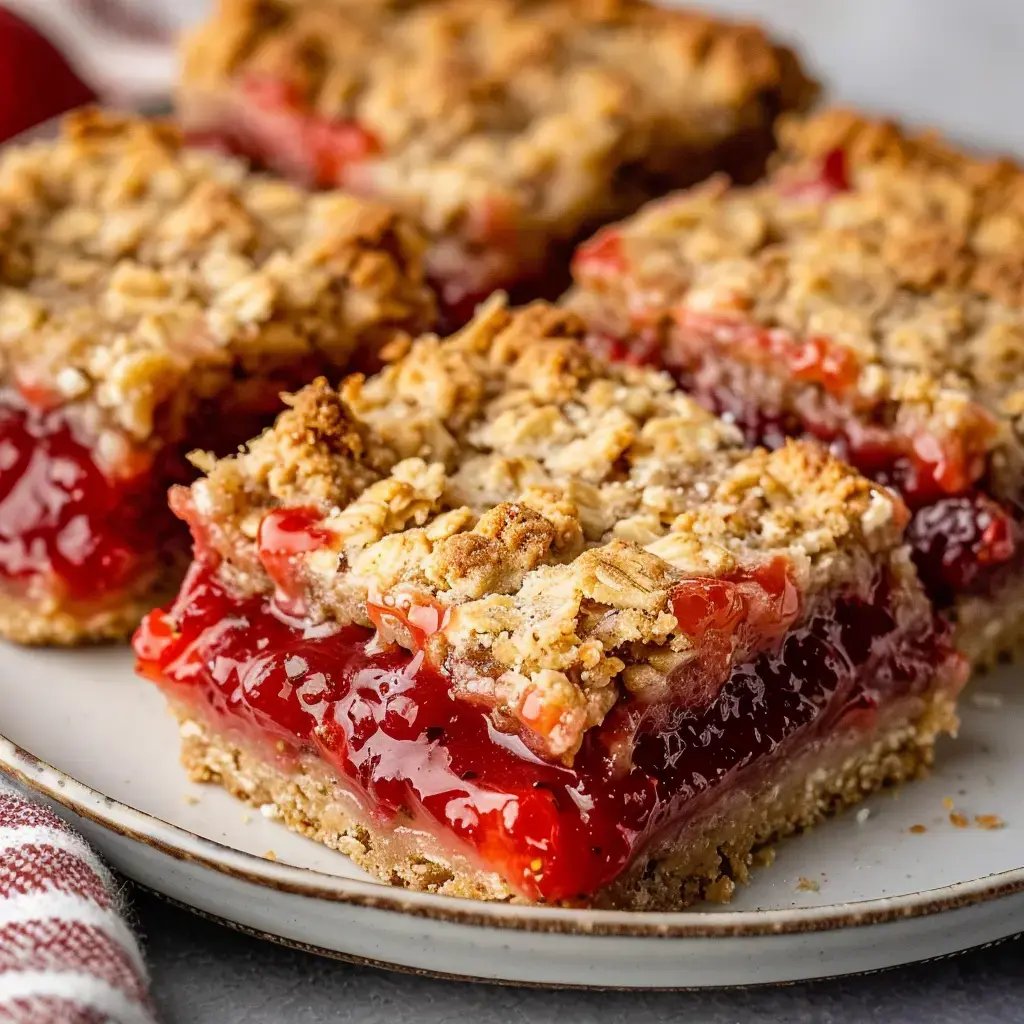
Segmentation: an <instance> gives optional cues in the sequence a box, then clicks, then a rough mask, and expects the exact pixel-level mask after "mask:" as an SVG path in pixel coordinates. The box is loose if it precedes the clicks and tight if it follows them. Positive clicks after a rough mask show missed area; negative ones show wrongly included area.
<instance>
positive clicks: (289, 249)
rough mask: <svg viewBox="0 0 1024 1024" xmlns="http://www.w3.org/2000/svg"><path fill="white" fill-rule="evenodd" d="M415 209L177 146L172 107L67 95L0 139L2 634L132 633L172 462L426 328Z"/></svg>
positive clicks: (428, 315)
mask: <svg viewBox="0 0 1024 1024" xmlns="http://www.w3.org/2000/svg"><path fill="white" fill-rule="evenodd" d="M424 247H425V240H424V238H423V236H422V234H421V233H420V231H419V229H418V228H415V227H414V226H413V225H412V224H411V223H407V222H406V221H405V220H404V219H403V218H402V217H400V216H398V215H396V214H394V213H393V212H391V211H390V210H388V209H385V208H383V207H382V206H380V205H378V204H377V203H376V202H371V201H368V200H364V199H356V198H353V197H351V196H346V195H342V194H340V193H322V194H316V195H311V194H309V193H306V192H304V191H303V190H302V189H300V188H298V187H296V186H294V185H290V184H286V183H283V182H279V181H273V180H270V179H267V178H264V177H260V176H255V175H252V174H250V173H249V172H248V171H247V170H246V168H245V166H244V165H243V164H242V163H241V162H239V161H237V160H231V159H227V158H225V157H222V156H218V155H215V154H211V153H207V152H203V151H198V150H188V149H183V148H182V145H181V141H180V138H179V135H178V132H177V129H175V128H172V127H169V126H168V125H165V124H161V123H157V122H147V121H143V120H137V119H132V118H129V117H123V116H119V115H111V114H101V113H98V112H95V111H86V112H82V113H77V114H74V115H72V116H70V117H69V118H68V119H67V120H66V121H65V122H64V124H63V129H62V133H61V134H60V137H59V138H57V139H55V140H54V139H51V140H47V141H39V142H35V143H31V144H27V145H23V146H15V147H11V148H8V149H6V150H4V151H3V153H2V154H0V635H3V636H6V637H8V638H10V639H13V640H17V641H21V642H28V643H46V642H55V643H74V642H77V641H81V640H97V639H103V638H110V637H116V636H126V635H128V634H130V632H131V630H132V629H133V628H134V627H135V626H136V625H137V624H138V621H139V619H140V618H141V616H142V614H143V612H145V611H148V610H149V609H150V608H152V607H153V604H154V603H156V602H157V601H160V600H164V599H165V598H166V597H167V596H169V595H170V594H173V592H174V590H175V589H176V587H177V585H178V583H179V582H180V580H181V573H182V571H183V570H184V568H185V566H186V565H187V562H188V535H187V531H185V530H184V529H182V528H181V527H180V524H179V523H178V522H177V520H176V519H175V518H174V517H173V516H172V515H171V514H170V513H169V511H168V510H167V502H166V492H167V487H168V485H169V484H171V483H174V482H182V481H188V480H190V479H192V477H193V476H194V472H191V471H190V469H191V467H189V466H188V464H187V462H186V460H185V453H186V452H187V451H188V450H189V448H192V447H195V446H197V445H201V446H203V447H206V448H215V449H217V450H219V451H232V450H234V448H235V447H236V446H237V445H238V444H239V443H241V442H243V441H244V440H245V439H246V438H248V437H250V436H252V435H253V434H254V433H256V432H257V431H258V430H259V429H260V428H261V427H262V426H263V425H266V424H267V423H269V422H270V421H272V419H273V416H274V414H275V413H276V412H277V411H278V409H279V408H280V398H279V396H280V393H281V391H282V389H285V390H292V389H294V388H295V387H298V386H300V385H301V384H304V383H306V382H308V381H309V380H312V379H313V377H315V376H316V374H317V373H321V372H323V371H324V370H326V369H330V368H341V367H343V366H344V365H345V363H346V360H347V359H348V357H349V355H350V354H351V353H352V352H353V351H354V350H356V349H360V348H361V349H367V350H368V349H373V348H374V347H376V346H380V345H386V344H389V343H392V342H395V341H397V340H400V339H401V338H402V337H404V336H406V335H407V333H408V332H414V333H419V332H420V331H421V330H424V329H426V328H428V327H429V326H430V325H431V324H432V322H433V319H434V315H435V303H434V300H433V297H432V293H431V291H430V289H429V288H428V286H427V285H426V284H425V278H424V272H423V266H422V254H423V250H424Z"/></svg>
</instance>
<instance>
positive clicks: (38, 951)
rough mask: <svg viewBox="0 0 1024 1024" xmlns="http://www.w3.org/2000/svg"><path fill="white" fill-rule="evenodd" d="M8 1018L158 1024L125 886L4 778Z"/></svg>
mask: <svg viewBox="0 0 1024 1024" xmlns="http://www.w3.org/2000/svg"><path fill="white" fill-rule="evenodd" d="M0 1022H4V1024H104V1022H108V1024H156V1017H155V1015H154V1011H153V1007H152V1004H151V1002H150V998H149V992H148V977H147V974H146V966H145V963H144V962H143V959H142V954H141V952H140V950H139V946H138V943H137V942H136V940H135V937H134V935H133V934H132V931H131V929H130V928H129V926H128V923H127V920H126V918H125V914H124V908H123V906H122V902H121V896H120V891H119V886H118V883H117V882H116V880H115V879H114V877H113V876H112V875H111V874H110V872H109V871H108V870H107V869H106V868H105V867H104V866H103V865H102V864H101V863H100V861H99V858H98V857H97V856H96V854H95V853H93V851H92V850H91V849H90V848H89V846H88V844H87V843H86V842H85V840H84V839H82V837H81V836H80V835H78V833H77V832H75V831H74V830H73V829H72V828H71V827H70V826H69V825H67V824H66V823H65V822H64V821H62V820H61V819H60V818H58V817H57V815H56V814H54V813H53V812H52V811H50V810H49V809H47V808H45V807H43V806H41V805H39V804H36V803H34V802H32V801H30V800H27V799H25V798H24V797H23V796H22V795H20V794H19V793H18V792H16V791H15V790H14V789H13V788H11V787H10V786H8V785H7V784H6V783H3V782H0Z"/></svg>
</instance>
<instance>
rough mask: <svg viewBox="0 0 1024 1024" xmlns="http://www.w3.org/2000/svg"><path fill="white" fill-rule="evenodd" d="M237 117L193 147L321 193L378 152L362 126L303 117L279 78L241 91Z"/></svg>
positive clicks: (255, 81)
mask: <svg viewBox="0 0 1024 1024" xmlns="http://www.w3.org/2000/svg"><path fill="white" fill-rule="evenodd" d="M239 91H240V95H241V102H240V104H239V110H238V112H237V113H238V116H237V117H236V118H234V119H232V120H229V119H227V118H225V119H224V121H223V123H221V124H218V125H217V127H216V128H215V129H212V130H205V131H198V132H195V133H193V134H192V136H191V138H190V141H192V142H193V143H195V144H196V145H205V146H209V147H211V148H216V149H220V150H223V151H225V152H228V153H233V154H235V155H237V156H244V157H248V158H251V159H253V160H256V161H258V162H259V163H262V164H265V165H267V166H269V167H271V168H273V169H274V170H278V171H281V172H282V173H285V174H288V175H291V176H292V177H295V178H297V179H299V180H301V181H304V182H307V183H309V184H312V185H317V186H319V187H320V188H337V187H339V186H341V185H344V184H346V183H347V182H348V179H349V177H350V175H351V174H352V173H353V172H354V170H355V168H356V167H357V166H358V165H359V164H362V163H363V162H364V161H366V160H369V159H370V158H372V157H374V156H376V155H377V154H378V153H379V152H380V151H381V144H380V141H379V140H378V139H377V138H376V137H375V136H374V135H373V133H372V132H370V131H369V130H368V129H366V128H365V127H364V126H362V125H360V124H358V123H356V122H354V121H346V120H339V119H332V118H326V117H322V116H321V115H319V114H315V113H312V112H310V111H307V110H306V109H305V108H304V106H303V103H302V96H301V93H300V92H299V90H298V89H297V88H296V87H295V86H294V85H293V84H292V83H290V82H287V81H285V80H283V79H278V78H269V77H249V78H247V79H246V80H245V81H243V82H242V83H241V84H240V86H239Z"/></svg>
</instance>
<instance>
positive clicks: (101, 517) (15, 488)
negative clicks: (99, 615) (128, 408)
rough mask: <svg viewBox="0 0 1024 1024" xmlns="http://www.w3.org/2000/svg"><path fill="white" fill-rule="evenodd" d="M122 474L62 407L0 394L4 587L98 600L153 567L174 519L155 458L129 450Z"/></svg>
mask: <svg viewBox="0 0 1024 1024" xmlns="http://www.w3.org/2000/svg"><path fill="white" fill-rule="evenodd" d="M132 461H134V463H135V464H134V465H132V464H131V462H132ZM116 472H117V475H112V473H113V471H112V470H108V469H101V468H100V467H99V466H98V465H97V463H96V461H95V460H94V456H93V451H92V448H91V447H90V445H89V444H88V443H87V442H86V441H85V440H84V439H83V438H81V437H80V436H78V434H77V432H76V430H75V428H74V426H73V425H72V424H71V422H70V421H69V419H68V417H67V416H66V414H65V413H64V412H63V411H62V410H60V409H51V410H45V409H39V408H37V407H33V406H30V405H28V404H27V403H25V402H23V401H21V400H20V399H19V398H17V397H16V396H15V395H14V394H13V393H5V394H3V395H2V396H0V585H3V586H5V587H6V588H8V589H11V590H13V591H15V592H16V593H28V594H31V595H32V596H35V597H43V596H46V597H51V598H55V599H56V600H58V601H59V602H61V603H62V604H65V605H74V606H82V607H93V606H95V604H97V603H101V604H103V603H106V602H108V601H111V600H115V599H116V598H117V597H118V596H119V595H120V594H121V593H123V592H124V591H125V590H126V589H127V588H129V587H130V586H131V585H132V584H133V582H135V580H136V579H137V578H138V576H139V574H140V573H144V572H146V571H147V570H148V569H149V568H151V567H153V566H154V564H155V561H156V559H157V557H158V554H159V551H160V542H161V539H162V538H166V537H167V536H168V535H171V534H174V533H176V532H177V523H176V521H175V520H174V517H173V516H172V515H171V514H170V512H169V511H168V510H167V509H166V507H165V505H164V501H163V494H162V492H161V490H160V489H159V488H156V487H154V478H153V467H152V459H151V458H149V457H148V456H146V455H145V454H144V453H141V452H138V451H136V452H135V453H134V458H133V457H132V455H131V449H130V448H127V447H126V449H125V461H124V464H123V465H121V466H119V467H118V468H117V471H116Z"/></svg>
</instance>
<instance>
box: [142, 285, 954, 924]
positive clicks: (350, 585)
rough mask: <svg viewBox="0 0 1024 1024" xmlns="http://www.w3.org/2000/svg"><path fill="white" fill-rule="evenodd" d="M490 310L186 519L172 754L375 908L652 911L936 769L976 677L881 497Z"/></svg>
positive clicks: (154, 631)
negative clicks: (295, 837) (259, 811)
mask: <svg viewBox="0 0 1024 1024" xmlns="http://www.w3.org/2000/svg"><path fill="white" fill-rule="evenodd" d="M584 336H585V325H584V324H583V322H582V321H581V320H579V319H578V318H577V317H576V316H575V315H573V314H571V313H569V312H566V311H564V310H560V309H557V308H554V307H551V306H548V305H546V304H544V303H536V304H534V305H532V306H529V307H526V308H524V309H522V310H520V311H518V312H514V313H510V312H508V311H507V310H506V309H505V308H504V306H503V305H502V303H501V301H500V300H498V299H496V300H493V301H492V302H490V303H487V304H485V306H484V307H482V309H481V311H480V312H479V313H478V315H477V317H476V318H475V319H474V320H473V321H472V322H471V323H470V325H469V326H467V327H466V328H465V329H464V330H463V331H462V332H461V333H459V334H457V335H455V336H453V337H451V338H449V339H447V340H443V341H442V340H438V339H437V338H435V337H430V336H428V337H425V338H422V339H421V340H419V341H417V342H415V343H414V344H413V345H412V348H411V350H410V351H409V352H408V353H407V354H406V355H405V356H404V357H402V358H400V359H398V360H397V361H396V362H394V363H392V364H391V365H390V366H388V367H387V368H385V370H384V371H383V372H382V373H380V374H379V375H377V376H376V377H373V378H370V379H365V378H364V377H362V376H360V375H354V376H350V377H349V378H348V379H346V380H345V381H344V382H343V384H342V385H341V387H340V389H339V390H337V391H336V390H334V389H333V388H332V387H330V386H329V385H328V384H327V382H326V381H324V380H323V379H320V380H317V381H316V382H314V383H313V384H311V385H309V386H307V387H306V388H305V389H303V390H302V391H300V392H299V393H298V394H296V395H295V396H293V398H292V399H291V401H290V403H289V404H290V408H289V409H288V410H287V411H286V412H283V413H282V414H281V415H280V417H279V418H278V420H277V423H276V424H275V426H274V427H273V429H271V430H270V431H268V432H267V433H265V434H264V435H262V436H261V437H259V438H258V439H256V440H254V441H252V442H251V443H250V444H249V446H248V448H247V449H246V450H244V451H243V452H242V453H240V454H238V455H235V456H232V457H229V458H224V459H220V460H215V459H213V458H212V456H204V457H203V459H202V461H203V464H204V466H205V469H206V475H205V476H204V477H202V478H201V479H199V480H198V481H196V482H195V483H194V484H193V485H192V486H191V488H184V487H182V488H179V489H177V490H176V491H175V492H174V493H173V496H172V504H173V506H174V508H175V510H176V511H177V512H178V514H179V515H180V516H181V517H182V518H184V519H185V520H186V521H187V522H188V523H189V525H190V526H191V528H192V532H193V536H194V538H195V543H196V549H195V550H196V558H195V562H194V563H193V565H192V567H191V569H190V570H189V575H188V577H187V580H186V582H185V584H184V586H183V587H182V590H181V592H180V594H179V595H178V597H177V599H176V600H175V601H174V602H173V604H172V605H171V606H170V607H169V608H168V609H167V610H165V611H156V612H153V613H151V614H150V615H149V616H148V617H147V619H146V620H145V621H144V623H143V625H142V626H141V628H140V630H139V632H138V633H137V634H136V638H135V650H136V654H137V656H138V662H139V668H140V671H141V672H142V673H143V675H145V676H146V677H148V678H150V679H152V680H154V681H155V682H156V683H157V684H158V685H159V686H160V687H161V688H162V689H163V690H164V692H165V693H166V695H167V697H168V699H169V701H170V703H171V705H172V708H173V710H174V711H175V713H176V715H177V716H178V718H179V720H180V722H181V732H182V737H183V760H184V764H185V766H186V767H187V769H188V771H189V773H190V775H191V776H192V777H193V778H195V779H197V780H209V781H216V782H219V783H221V784H222V785H224V786H226V787H227V788H228V789H229V790H230V791H231V792H232V793H234V794H236V795H237V796H239V797H241V798H242V799H244V800H247V801H250V802H251V803H253V804H257V805H261V806H262V805H269V806H270V807H271V808H272V809H273V811H274V813H275V814H276V815H278V816H280V817H281V818H282V819H283V820H284V821H285V822H286V823H287V824H288V825H289V826H290V827H291V828H293V829H295V830H297V831H299V832H302V833H304V834H306V835H308V836H311V837H313V838H314V839H317V840H320V841H321V842H324V843H326V844H328V845H329V846H332V847H334V848H336V849H339V850H342V851H344V852H346V853H348V854H350V855H351V856H352V857H354V859H355V860H356V861H357V862H358V863H359V864H361V865H362V866H364V867H365V868H367V869H368V870H370V871H372V872H373V873H375V874H376V875H377V876H379V877H380V878H382V879H384V880H385V881H388V882H391V883H393V884H396V885H403V886H409V887H412V888H417V889H427V890H431V891H435V892H443V893H449V894H456V895H463V896H470V897H475V898H482V899H500V900H504V899H520V900H529V901H535V902H545V903H553V904H556V903H567V904H578V903H587V904H594V905H604V906H621V907H634V908H654V907H664V908H673V907H680V906H684V905H686V904H688V903H690V902H693V901H694V900H697V899H699V898H701V897H708V898H712V899H727V898H728V896H729V895H730V893H731V892H732V889H733V886H734V885H735V883H736V882H737V881H741V880H743V879H745V878H746V876H747V873H748V870H749V867H750V866H751V864H752V863H753V861H754V854H755V852H756V849H757V848H758V847H759V846H760V845H762V844H764V843H766V842H768V841H770V840H772V839H773V838H775V837H778V836H782V835H785V834H788V833H791V832H794V831H796V830H798V829H800V828H803V827H805V826H807V825H810V824H812V823H813V822H815V821H817V820H818V819H820V818H821V817H822V816H823V815H825V814H826V813H828V812H829V811H831V810H833V809H835V808H837V807H839V806H842V805H845V804H850V803H854V802H856V801H858V800H860V799H862V798H863V797H864V796H865V795H866V794H867V793H870V792H871V791H873V790H874V789H876V788H877V787H879V786H881V785H883V784H885V783H887V782H892V781H898V780H902V779H907V778H911V777H913V776H915V775H917V774H918V773H920V772H921V771H923V770H924V769H925V768H926V767H927V765H928V764H929V763H930V760H931V756H932V745H933V741H934V739H935V737H936V735H937V734H939V733H941V732H945V731H952V730H953V728H954V727H955V723H956V719H955V715H954V701H955V697H956V694H957V692H958V690H959V688H960V686H961V684H962V682H963V678H964V668H963V663H962V660H961V658H960V657H959V655H957V654H955V653H954V652H953V650H952V648H951V646H950V644H949V642H948V639H947V636H946V632H945V627H944V626H943V624H942V623H941V622H940V621H939V620H937V619H936V618H935V617H934V615H933V613H932V610H931V606H930V604H929V602H928V600H927V599H926V597H925V596H924V594H923V592H922V590H921V588H920V585H919V583H918V581H917V578H916V575H915V572H914V569H913V565H912V563H911V562H910V559H909V556H908V553H907V550H906V548H905V547H904V546H903V530H904V526H905V524H906V520H907V513H906V509H905V507H904V506H903V504H902V502H901V501H900V500H899V499H898V498H897V497H895V496H894V495H893V494H891V493H890V492H889V491H886V490H885V489H884V488H882V487H880V486H878V485H876V484H873V483H871V482H869V481H868V480H866V479H865V478H863V477H861V476H860V475H858V474H857V473H856V472H855V471H853V470H852V469H850V468H849V467H847V466H846V465H844V464H843V463H841V462H839V461H838V460H836V459H834V458H833V457H832V456H830V455H829V454H828V453H827V452H825V451H824V449H822V448H820V447H819V446H817V445H813V444H808V443H806V442H790V443H788V444H786V445H784V446H783V447H781V448H780V449H779V450H777V451H775V452H768V451H766V450H764V449H757V450H754V451H750V450H748V449H746V448H745V447H744V445H743V443H742V439H741V436H740V433H739V431H738V430H737V428H735V427H733V426H730V425H728V424H726V423H723V422H722V421H720V420H716V419H715V418H713V417H712V416H711V415H710V414H709V413H707V412H705V411H704V410H703V409H701V408H700V407H699V406H698V405H697V404H696V403H695V402H694V401H693V400H692V399H690V398H688V397H687V396H685V395H684V394H683V393H682V392H680V391H678V390H677V389H675V388H674V387H673V385H672V381H671V380H670V378H669V377H668V376H667V375H666V374H663V373H660V372H656V371H653V370H648V369H644V368H636V367H630V366H623V365H620V366H613V365H611V364H609V363H606V362H605V361H604V360H602V359H600V358H598V357H596V356H595V355H593V354H592V353H591V352H589V351H588V349H587V348H586V347H585V345H584V344H583V339H584Z"/></svg>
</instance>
